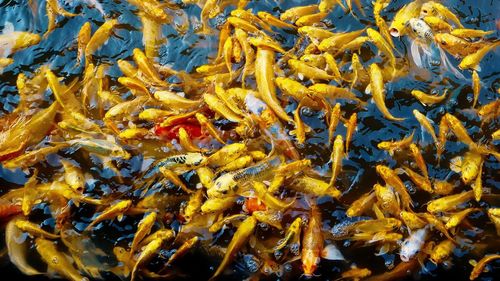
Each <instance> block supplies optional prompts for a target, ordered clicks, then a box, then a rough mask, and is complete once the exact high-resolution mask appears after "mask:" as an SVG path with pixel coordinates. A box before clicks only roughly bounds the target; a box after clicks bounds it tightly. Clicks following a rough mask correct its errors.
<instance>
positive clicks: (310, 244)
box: [301, 204, 344, 277]
mask: <svg viewBox="0 0 500 281" xmlns="http://www.w3.org/2000/svg"><path fill="white" fill-rule="evenodd" d="M321 225H322V221H321V212H320V210H319V209H318V208H317V207H316V205H314V204H313V205H312V206H311V212H310V215H309V223H308V224H307V226H306V228H305V230H304V235H303V238H302V251H301V261H302V270H303V272H304V275H305V276H308V277H310V276H312V275H313V274H314V272H315V271H316V269H317V267H318V265H319V262H320V261H321V258H325V259H328V260H344V256H343V255H342V253H341V252H340V251H339V250H338V249H337V247H335V245H334V244H329V245H328V246H326V247H325V248H323V245H324V243H325V242H324V240H323V239H324V238H323V235H322V233H321V231H322V230H321Z"/></svg>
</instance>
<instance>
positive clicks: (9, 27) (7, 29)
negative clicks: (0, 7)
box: [2, 21, 14, 34]
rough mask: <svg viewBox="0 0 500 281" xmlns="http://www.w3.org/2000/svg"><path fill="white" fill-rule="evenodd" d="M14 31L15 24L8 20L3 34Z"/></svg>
mask: <svg viewBox="0 0 500 281" xmlns="http://www.w3.org/2000/svg"><path fill="white" fill-rule="evenodd" d="M11 32H14V24H12V23H11V22H10V21H6V22H5V24H4V27H3V30H2V34H6V33H11Z"/></svg>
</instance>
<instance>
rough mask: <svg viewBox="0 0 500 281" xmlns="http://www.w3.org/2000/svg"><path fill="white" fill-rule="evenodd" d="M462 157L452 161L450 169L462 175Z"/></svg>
mask: <svg viewBox="0 0 500 281" xmlns="http://www.w3.org/2000/svg"><path fill="white" fill-rule="evenodd" d="M462 161H463V158H462V156H457V157H455V158H453V159H451V160H450V169H451V170H452V171H453V172H455V173H460V172H461V171H462Z"/></svg>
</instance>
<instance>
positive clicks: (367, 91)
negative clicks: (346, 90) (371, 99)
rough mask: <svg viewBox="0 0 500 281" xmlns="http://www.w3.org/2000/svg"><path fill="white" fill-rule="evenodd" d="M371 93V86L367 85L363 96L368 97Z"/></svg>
mask: <svg viewBox="0 0 500 281" xmlns="http://www.w3.org/2000/svg"><path fill="white" fill-rule="evenodd" d="M371 92H372V87H371V84H368V85H367V86H366V89H365V94H367V95H369V94H371Z"/></svg>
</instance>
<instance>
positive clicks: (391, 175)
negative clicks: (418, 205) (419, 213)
mask: <svg viewBox="0 0 500 281" xmlns="http://www.w3.org/2000/svg"><path fill="white" fill-rule="evenodd" d="M376 170H377V173H378V174H379V175H380V176H381V177H382V179H383V180H384V181H385V182H386V184H387V185H390V186H392V187H393V188H394V190H395V191H396V192H397V193H398V195H399V196H400V198H401V202H402V204H403V208H404V209H405V210H410V209H411V208H410V207H411V206H412V205H413V202H412V199H411V197H410V194H409V193H408V190H406V186H405V185H404V183H403V182H402V181H401V179H400V178H399V176H398V175H397V173H396V172H395V171H394V170H392V169H391V168H389V167H387V166H384V165H377V166H376Z"/></svg>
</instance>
